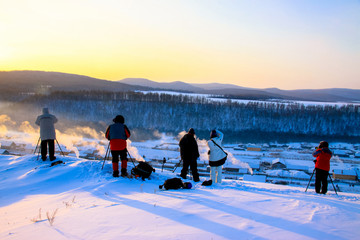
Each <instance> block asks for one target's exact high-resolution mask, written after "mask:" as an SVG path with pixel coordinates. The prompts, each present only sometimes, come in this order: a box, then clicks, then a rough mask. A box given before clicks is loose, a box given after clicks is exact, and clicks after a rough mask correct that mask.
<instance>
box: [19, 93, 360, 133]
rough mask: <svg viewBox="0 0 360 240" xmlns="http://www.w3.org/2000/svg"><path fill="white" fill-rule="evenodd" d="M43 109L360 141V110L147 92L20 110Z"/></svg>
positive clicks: (39, 98)
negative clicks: (119, 115) (357, 139)
mask: <svg viewBox="0 0 360 240" xmlns="http://www.w3.org/2000/svg"><path fill="white" fill-rule="evenodd" d="M21 103H23V104H25V103H26V104H30V105H34V106H39V107H40V106H42V105H44V104H46V105H47V106H48V107H49V108H50V109H52V112H54V113H56V114H58V115H61V116H62V117H64V118H66V119H67V120H69V121H71V122H93V123H99V122H105V123H109V122H110V121H111V119H113V118H114V116H116V115H118V114H121V115H123V116H125V118H126V122H127V124H128V126H129V127H131V128H133V129H134V128H138V129H146V130H159V131H161V132H174V133H176V132H180V131H184V130H187V129H189V127H193V128H195V129H197V130H198V131H199V132H202V131H203V132H204V133H205V132H208V131H210V130H211V129H214V128H218V129H221V130H222V131H224V132H228V133H231V134H230V135H233V137H236V136H242V135H243V134H244V133H246V134H247V136H251V135H253V136H258V135H259V136H258V137H260V138H261V137H265V136H267V137H268V138H270V139H271V137H272V136H273V137H276V136H282V135H288V136H296V135H298V136H300V135H308V136H338V137H345V138H346V137H348V138H353V137H358V136H359V135H360V124H359V120H360V114H359V113H360V108H359V105H354V104H346V105H335V104H334V105H330V104H329V105H304V104H300V103H283V102H266V101H263V102H260V101H249V102H247V103H245V102H238V101H232V100H222V101H220V100H219V101H215V100H211V99H209V98H207V97H204V96H189V95H185V94H183V95H175V94H174V95H172V94H160V93H146V94H145V93H143V92H116V93H113V92H102V91H91V92H89V91H79V92H54V93H51V94H50V95H46V96H45V95H37V94H34V95H31V96H29V97H27V98H26V99H23V100H21V101H20V102H19V103H18V104H21Z"/></svg>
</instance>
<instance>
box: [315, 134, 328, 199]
mask: <svg viewBox="0 0 360 240" xmlns="http://www.w3.org/2000/svg"><path fill="white" fill-rule="evenodd" d="M313 156H314V157H316V160H314V162H315V191H316V193H321V194H326V192H327V187H328V181H327V178H328V176H329V171H330V159H331V157H332V152H331V151H330V150H329V143H327V142H325V141H321V142H320V144H319V146H318V147H317V148H316V150H315V152H313ZM320 189H321V191H320Z"/></svg>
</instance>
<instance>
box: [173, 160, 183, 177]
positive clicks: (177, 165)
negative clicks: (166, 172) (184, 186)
mask: <svg viewBox="0 0 360 240" xmlns="http://www.w3.org/2000/svg"><path fill="white" fill-rule="evenodd" d="M181 161H182V159H181V158H180V161H179V162H178V164H176V166H175V168H174V170H173V173H174V172H175V170H176V169H177V168H178V167H179V166H180V164H181Z"/></svg>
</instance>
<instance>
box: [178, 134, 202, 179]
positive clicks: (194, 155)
mask: <svg viewBox="0 0 360 240" xmlns="http://www.w3.org/2000/svg"><path fill="white" fill-rule="evenodd" d="M179 146H180V156H181V159H182V161H183V168H182V170H181V174H180V176H181V177H182V178H183V179H186V175H187V173H188V169H189V166H190V170H191V173H192V175H193V178H194V182H199V181H200V178H199V173H198V169H197V162H196V161H197V159H198V157H200V154H199V149H198V145H197V142H196V139H195V130H194V129H193V128H190V129H189V131H188V133H186V134H185V135H184V136H183V137H182V138H181V139H180V142H179Z"/></svg>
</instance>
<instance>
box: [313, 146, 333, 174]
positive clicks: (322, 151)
mask: <svg viewBox="0 0 360 240" xmlns="http://www.w3.org/2000/svg"><path fill="white" fill-rule="evenodd" d="M313 156H314V157H316V163H315V168H318V169H322V170H325V171H330V158H331V157H332V152H331V151H330V150H329V149H328V148H319V149H317V150H316V151H315V152H314V153H313Z"/></svg>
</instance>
